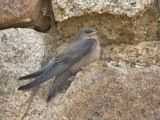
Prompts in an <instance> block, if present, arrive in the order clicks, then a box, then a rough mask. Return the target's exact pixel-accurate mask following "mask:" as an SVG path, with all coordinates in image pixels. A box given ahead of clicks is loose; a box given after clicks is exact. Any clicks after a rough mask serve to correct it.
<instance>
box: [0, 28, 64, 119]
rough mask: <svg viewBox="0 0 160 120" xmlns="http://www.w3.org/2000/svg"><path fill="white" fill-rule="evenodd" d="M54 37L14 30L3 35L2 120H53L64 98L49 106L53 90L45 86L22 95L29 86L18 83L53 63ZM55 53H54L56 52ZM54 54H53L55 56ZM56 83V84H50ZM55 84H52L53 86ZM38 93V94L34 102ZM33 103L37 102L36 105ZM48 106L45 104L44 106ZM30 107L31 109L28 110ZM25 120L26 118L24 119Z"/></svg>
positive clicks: (0, 56) (0, 69)
mask: <svg viewBox="0 0 160 120" xmlns="http://www.w3.org/2000/svg"><path fill="white" fill-rule="evenodd" d="M52 37H54V36H50V35H48V34H44V33H39V32H36V31H34V30H32V29H21V28H17V29H15V28H12V29H6V30H1V31H0V103H1V104H0V111H1V112H0V116H1V117H0V119H3V120H11V119H12V120H20V119H22V118H24V119H32V120H37V118H39V119H41V120H44V119H43V118H46V119H47V118H50V116H52V115H53V112H54V106H56V105H57V104H58V102H59V99H60V98H61V96H62V95H61V94H59V96H58V97H57V98H56V99H54V100H53V101H52V102H51V103H52V104H51V105H48V104H47V103H46V98H47V94H46V93H48V90H49V89H50V87H51V85H50V86H49V85H48V84H47V83H48V82H47V83H45V84H43V85H42V86H41V87H40V89H39V90H37V88H35V89H33V90H30V91H18V90H17V88H18V87H19V86H21V85H23V84H26V83H28V82H29V81H28V80H26V81H25V80H24V81H18V80H17V79H18V78H19V77H20V76H23V75H26V74H28V73H31V72H34V71H35V70H38V69H39V68H41V66H44V65H45V64H47V63H45V62H46V61H49V60H51V58H52V60H53V57H55V55H56V50H55V49H54V45H53V44H51V40H52V43H54V42H56V41H53V38H52ZM53 51H54V52H53ZM51 53H52V54H51ZM50 82H52V81H50ZM50 84H51V83H50ZM34 90H36V91H37V94H36V96H35V97H34V98H32V97H33V96H32V97H31V94H32V95H34ZM32 99H33V102H32ZM43 103H44V104H43ZM29 104H30V106H31V107H30V109H29V111H28V112H27V113H26V111H27V107H28V105H29ZM47 110H49V111H50V112H48V113H47ZM24 116H25V117H24Z"/></svg>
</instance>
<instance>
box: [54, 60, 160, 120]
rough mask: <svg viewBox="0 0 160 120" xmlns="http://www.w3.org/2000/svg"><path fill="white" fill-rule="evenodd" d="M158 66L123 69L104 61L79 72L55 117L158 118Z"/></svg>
mask: <svg viewBox="0 0 160 120" xmlns="http://www.w3.org/2000/svg"><path fill="white" fill-rule="evenodd" d="M159 86H160V68H158V67H153V66H152V67H148V68H145V67H144V68H137V69H133V70H132V71H129V72H127V71H126V72H122V71H121V70H120V69H119V68H115V67H113V68H112V67H108V66H107V65H106V63H105V62H97V63H93V64H91V65H90V66H89V67H88V68H86V69H84V70H82V71H81V72H79V73H78V74H77V76H76V78H75V80H74V81H73V82H72V84H71V86H70V88H69V89H68V90H67V93H66V94H65V96H64V98H63V100H62V101H61V102H60V106H59V108H58V111H57V112H56V114H55V116H54V120H117V119H122V120H159V119H160V114H159V113H160V92H159V91H160V87H159Z"/></svg>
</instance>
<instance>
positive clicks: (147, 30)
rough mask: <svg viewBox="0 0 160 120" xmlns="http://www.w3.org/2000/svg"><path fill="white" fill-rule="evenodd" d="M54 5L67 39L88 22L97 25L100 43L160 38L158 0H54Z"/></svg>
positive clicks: (60, 30)
mask: <svg viewBox="0 0 160 120" xmlns="http://www.w3.org/2000/svg"><path fill="white" fill-rule="evenodd" d="M52 8H53V12H54V16H55V20H56V21H57V22H58V23H57V24H58V29H59V32H60V35H61V36H62V39H63V40H64V41H67V42H71V40H72V39H73V38H74V36H75V34H76V32H77V31H78V30H79V29H80V28H82V27H86V26H92V27H95V28H96V29H98V31H99V40H100V42H101V45H108V44H112V43H113V44H120V43H129V44H135V43H139V42H141V41H158V40H159V39H158V36H160V34H159V33H160V32H159V31H160V27H159V25H160V23H159V22H158V11H157V9H158V6H157V4H156V3H155V0H143V1H142V0H132V1H130V0H114V1H113V0H107V1H106V0H96V1H95V0H87V1H86V0H74V1H72V0H71V1H70V0H52Z"/></svg>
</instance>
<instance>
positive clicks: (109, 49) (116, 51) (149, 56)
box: [102, 41, 160, 69]
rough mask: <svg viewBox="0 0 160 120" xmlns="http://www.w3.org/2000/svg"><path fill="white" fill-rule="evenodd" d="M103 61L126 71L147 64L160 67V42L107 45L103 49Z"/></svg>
mask: <svg viewBox="0 0 160 120" xmlns="http://www.w3.org/2000/svg"><path fill="white" fill-rule="evenodd" d="M102 60H106V61H107V62H109V63H111V64H112V65H114V66H119V67H121V68H125V69H130V68H133V67H136V66H145V65H147V64H149V65H155V66H159V67H160V41H150V42H141V43H139V44H136V45H131V44H123V43H122V44H120V45H116V44H112V45H107V46H105V47H103V48H102Z"/></svg>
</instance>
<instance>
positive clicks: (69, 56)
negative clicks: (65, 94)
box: [18, 27, 101, 102]
mask: <svg viewBox="0 0 160 120" xmlns="http://www.w3.org/2000/svg"><path fill="white" fill-rule="evenodd" d="M97 32H98V31H97V30H96V29H94V28H93V27H84V28H82V29H80V30H79V31H78V33H77V34H76V36H75V38H74V39H73V42H71V43H70V45H69V46H68V47H67V48H66V49H65V50H64V51H63V52H62V53H61V54H59V55H57V57H56V58H55V60H54V61H53V62H52V63H50V64H49V65H47V66H45V67H43V68H41V69H40V70H38V71H36V72H34V73H31V74H29V75H26V76H23V77H20V78H19V79H18V80H25V79H30V78H35V80H33V81H31V82H30V83H28V84H26V85H23V86H21V87H19V88H18V90H26V89H30V88H32V87H35V86H37V85H39V84H41V83H43V82H45V81H47V80H49V79H51V78H53V77H55V78H54V84H53V86H52V88H51V90H50V92H49V94H48V98H47V102H48V101H50V99H51V98H52V97H53V96H55V93H56V92H57V90H58V89H59V88H60V87H61V86H62V85H64V84H65V83H66V81H67V79H68V78H70V77H71V76H75V75H76V74H77V72H78V71H80V70H81V69H82V68H84V67H85V66H87V65H89V64H90V63H92V62H95V61H98V60H99V59H100V53H101V47H100V42H99V41H98V38H97Z"/></svg>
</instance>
